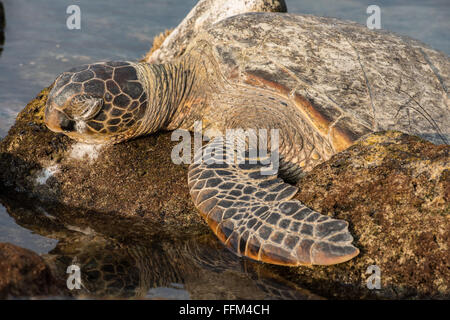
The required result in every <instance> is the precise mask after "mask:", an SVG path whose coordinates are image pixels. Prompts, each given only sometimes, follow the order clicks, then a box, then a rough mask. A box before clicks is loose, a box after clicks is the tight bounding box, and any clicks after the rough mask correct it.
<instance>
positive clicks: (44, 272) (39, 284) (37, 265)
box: [0, 243, 60, 299]
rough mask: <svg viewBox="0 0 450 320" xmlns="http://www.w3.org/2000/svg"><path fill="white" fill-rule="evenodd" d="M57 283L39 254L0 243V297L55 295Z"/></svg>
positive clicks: (57, 289) (57, 291)
mask: <svg viewBox="0 0 450 320" xmlns="http://www.w3.org/2000/svg"><path fill="white" fill-rule="evenodd" d="M57 283H58V282H57V281H56V280H55V279H54V278H53V275H52V273H51V271H50V269H49V267H48V266H47V265H46V264H45V262H44V260H43V259H42V258H41V257H40V256H39V255H37V254H36V253H34V252H32V251H30V250H27V249H23V248H20V247H17V246H15V245H12V244H10V243H0V299H6V298H11V297H29V296H51V295H56V294H59V293H60V289H59V288H58V287H57Z"/></svg>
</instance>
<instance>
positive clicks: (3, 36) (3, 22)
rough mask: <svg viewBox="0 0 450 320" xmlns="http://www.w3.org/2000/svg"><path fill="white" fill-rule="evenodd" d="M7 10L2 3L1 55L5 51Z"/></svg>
mask: <svg viewBox="0 0 450 320" xmlns="http://www.w3.org/2000/svg"><path fill="white" fill-rule="evenodd" d="M5 25H6V19H5V9H4V8H3V3H2V2H0V55H1V53H2V51H3V44H4V43H5Z"/></svg>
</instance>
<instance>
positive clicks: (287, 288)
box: [0, 195, 320, 299]
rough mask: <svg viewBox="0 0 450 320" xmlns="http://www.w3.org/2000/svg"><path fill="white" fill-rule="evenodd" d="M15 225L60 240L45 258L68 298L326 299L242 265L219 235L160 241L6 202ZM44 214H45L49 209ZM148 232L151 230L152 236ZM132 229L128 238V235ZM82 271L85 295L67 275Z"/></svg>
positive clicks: (75, 214) (100, 219) (74, 215)
mask: <svg viewBox="0 0 450 320" xmlns="http://www.w3.org/2000/svg"><path fill="white" fill-rule="evenodd" d="M0 200H1V203H2V204H3V205H4V206H5V207H6V208H7V211H8V214H9V215H11V216H12V217H13V218H14V219H15V221H16V222H17V223H18V224H19V225H21V226H23V227H25V228H27V229H29V230H32V231H33V232H36V233H37V234H40V235H42V236H45V237H49V238H54V239H57V240H58V244H57V245H56V247H55V248H54V249H52V250H51V251H50V252H49V253H47V254H44V255H43V256H42V257H43V258H44V260H45V262H46V263H47V264H48V265H49V266H50V268H51V270H52V272H53V274H54V278H55V279H57V280H58V281H60V283H59V284H58V287H60V291H61V295H63V296H74V297H93V298H111V297H116V298H162V299H167V298H172V299H173V298H175V299H180V298H181V299H188V298H191V299H317V298H320V297H319V296H317V295H315V294H312V293H310V292H309V291H308V290H304V289H302V288H299V287H298V286H296V285H295V284H293V283H291V282H289V281H287V280H285V279H283V278H282V277H280V276H278V275H275V274H273V272H271V271H270V270H269V269H267V268H266V267H265V266H264V265H262V264H259V263H255V262H251V261H248V260H247V261H241V260H240V259H238V258H237V257H236V256H235V255H234V254H233V253H231V252H229V251H228V250H227V249H225V248H223V247H222V246H221V245H220V243H219V242H218V241H217V240H216V239H215V238H214V236H212V235H206V236H191V237H187V236H184V237H183V238H174V237H172V236H171V235H167V234H164V235H159V236H154V237H151V238H150V239H149V236H148V234H149V230H151V228H152V227H151V226H150V227H148V226H145V227H143V229H142V228H141V226H140V223H139V221H135V220H130V221H128V220H124V221H123V222H120V223H118V224H115V225H114V226H111V224H110V223H109V219H111V216H110V215H109V214H106V213H104V214H98V213H94V212H81V210H78V211H77V210H76V209H73V208H64V207H62V206H57V207H52V206H47V205H45V204H41V203H33V202H30V200H29V199H28V198H26V201H24V199H22V198H21V196H20V195H17V198H16V197H14V196H11V195H10V196H8V197H7V198H6V197H3V196H2V197H1V199H0ZM44 208H45V209H44ZM147 227H148V228H149V229H147ZM126 230H128V232H127V231H126ZM71 265H77V266H79V267H80V271H81V289H80V290H68V289H67V287H66V279H68V277H69V274H68V273H67V268H68V267H69V266H71Z"/></svg>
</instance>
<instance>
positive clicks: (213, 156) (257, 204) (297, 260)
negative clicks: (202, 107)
mask: <svg viewBox="0 0 450 320" xmlns="http://www.w3.org/2000/svg"><path fill="white" fill-rule="evenodd" d="M224 140H225V139H223V138H222V137H216V138H215V139H213V140H212V141H211V142H209V143H208V144H207V145H206V146H205V147H204V148H203V149H202V150H200V151H201V152H198V153H197V154H196V160H197V161H195V162H194V164H192V165H191V166H190V168H189V177H188V183H189V189H190V193H191V196H192V198H193V200H194V203H195V205H196V207H197V208H198V209H199V210H200V213H201V215H202V216H203V217H204V218H205V220H206V221H207V223H208V224H209V226H210V227H211V229H212V230H213V231H214V233H215V234H216V235H217V236H218V238H219V239H220V240H221V241H222V242H223V243H224V244H225V245H226V246H227V247H228V248H229V249H231V250H232V251H233V252H235V253H236V254H237V255H245V256H247V257H249V258H252V259H255V260H259V261H263V262H267V263H272V264H279V265H287V266H297V265H312V264H315V265H330V264H337V263H341V262H345V261H347V260H350V259H351V258H353V257H355V256H356V255H358V253H359V250H358V249H357V248H355V247H354V246H353V245H352V241H353V237H352V236H351V234H350V233H349V231H348V223H347V222H346V221H343V220H337V219H333V218H330V217H328V216H324V215H321V214H319V213H318V212H316V211H314V210H311V209H309V208H308V207H306V206H305V205H303V204H302V203H300V202H299V201H297V200H291V199H292V197H293V196H294V195H295V194H296V193H297V188H296V187H294V186H292V185H290V184H287V183H285V182H284V181H283V180H282V179H280V178H278V177H277V176H276V175H265V174H264V173H263V172H262V171H261V168H263V167H264V165H263V164H262V163H261V161H257V162H256V163H254V164H251V163H233V162H230V161H224V159H225V158H226V157H224V155H225V154H226V152H229V150H230V149H227V145H226V142H224ZM228 147H229V146H228ZM200 155H202V156H203V161H198V159H199V156H200ZM205 155H207V156H206V158H207V159H205Z"/></svg>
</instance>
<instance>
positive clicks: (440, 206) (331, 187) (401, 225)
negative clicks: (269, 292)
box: [296, 132, 450, 299]
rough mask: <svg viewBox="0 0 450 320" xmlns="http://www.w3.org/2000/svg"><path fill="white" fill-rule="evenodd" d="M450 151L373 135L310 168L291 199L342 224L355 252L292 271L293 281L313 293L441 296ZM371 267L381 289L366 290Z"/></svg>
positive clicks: (445, 281) (448, 292)
mask: <svg viewBox="0 0 450 320" xmlns="http://www.w3.org/2000/svg"><path fill="white" fill-rule="evenodd" d="M449 152H450V146H448V145H434V144H432V143H430V142H427V141H424V140H422V139H420V138H417V137H414V136H409V135H406V134H402V133H399V132H387V133H375V134H371V135H369V136H368V137H366V138H365V139H363V140H362V141H360V142H359V143H357V144H355V145H354V146H352V147H350V148H349V149H347V150H346V151H344V152H341V153H339V154H337V155H335V156H334V157H333V158H331V159H330V160H329V161H327V162H325V163H323V164H321V165H319V166H318V167H316V168H315V169H313V170H312V171H311V172H310V173H309V174H308V175H307V176H305V177H304V178H303V179H302V180H301V181H299V183H298V186H299V188H300V191H299V193H298V194H297V195H296V198H297V199H298V200H300V201H302V202H304V203H305V204H307V205H308V206H310V207H311V208H314V209H315V210H318V211H319V212H321V213H323V214H328V215H330V216H333V217H336V218H339V219H344V220H347V221H349V222H350V231H351V232H352V234H353V235H354V237H355V245H356V246H357V247H358V248H359V249H360V250H361V253H360V255H359V256H358V257H356V258H355V259H353V260H351V261H349V262H347V263H344V264H340V265H336V266H330V267H314V268H298V269H297V271H296V274H297V275H296V279H297V280H298V281H299V282H300V283H302V284H304V285H306V284H308V285H309V286H313V287H315V288H321V289H319V291H318V292H317V291H316V292H317V293H319V294H320V293H321V290H323V291H324V292H325V291H326V292H333V294H335V295H337V296H345V297H355V298H360V297H366V296H377V297H383V298H401V299H404V298H447V299H448V298H449V297H450V272H449V270H448V266H449V258H450V254H449V248H448V246H449V244H450V227H449V226H450V223H449V218H450V216H449V212H450V157H449ZM370 265H377V266H378V267H379V268H380V270H381V289H380V290H368V289H367V287H366V280H367V278H368V277H369V276H370V274H366V270H367V268H368V267H369V266H370ZM330 282H334V283H335V285H333V287H335V288H334V289H330Z"/></svg>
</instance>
